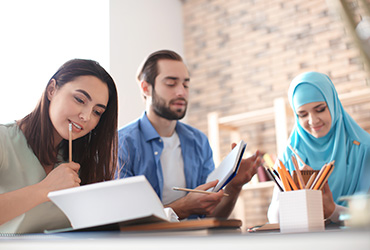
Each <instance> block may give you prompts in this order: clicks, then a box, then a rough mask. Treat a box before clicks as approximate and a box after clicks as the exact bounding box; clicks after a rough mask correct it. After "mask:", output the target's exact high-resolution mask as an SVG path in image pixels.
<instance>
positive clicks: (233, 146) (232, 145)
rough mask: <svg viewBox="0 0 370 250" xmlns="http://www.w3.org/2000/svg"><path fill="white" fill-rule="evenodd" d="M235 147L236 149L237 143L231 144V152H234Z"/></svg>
mask: <svg viewBox="0 0 370 250" xmlns="http://www.w3.org/2000/svg"><path fill="white" fill-rule="evenodd" d="M235 147H236V143H235V142H233V143H231V150H233V149H234V148H235Z"/></svg>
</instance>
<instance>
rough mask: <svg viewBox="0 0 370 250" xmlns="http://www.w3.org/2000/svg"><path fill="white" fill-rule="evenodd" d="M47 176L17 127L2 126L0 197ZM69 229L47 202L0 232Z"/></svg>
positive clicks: (52, 206)
mask: <svg viewBox="0 0 370 250" xmlns="http://www.w3.org/2000/svg"><path fill="white" fill-rule="evenodd" d="M45 177H46V173H45V170H44V168H43V167H42V165H41V163H40V162H39V160H38V159H37V157H36V155H35V154H34V153H33V151H32V149H31V148H30V147H29V146H28V144H27V140H26V137H25V136H24V134H23V133H22V131H21V130H20V129H19V127H18V126H17V124H16V123H11V124H7V125H1V124H0V194H2V193H7V192H10V191H13V190H17V189H20V188H23V187H26V186H29V185H33V184H36V183H38V182H40V181H41V180H43V179H44V178H45ZM70 226H71V225H70V222H69V220H68V219H67V217H66V216H65V215H64V213H63V212H62V211H61V210H60V209H59V208H58V207H56V206H55V205H54V204H53V203H52V202H45V203H42V204H40V205H38V206H36V207H34V208H33V209H31V210H29V211H28V212H26V213H24V214H22V215H20V216H18V217H16V218H14V219H12V220H11V221H8V222H6V223H4V224H2V225H0V233H42V232H44V230H53V229H60V228H65V227H70Z"/></svg>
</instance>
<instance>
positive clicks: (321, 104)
mask: <svg viewBox="0 0 370 250" xmlns="http://www.w3.org/2000/svg"><path fill="white" fill-rule="evenodd" d="M323 105H325V103H320V104H319V105H317V106H315V107H313V108H314V109H315V108H319V107H320V106H323Z"/></svg>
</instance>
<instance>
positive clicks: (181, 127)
mask: <svg viewBox="0 0 370 250" xmlns="http://www.w3.org/2000/svg"><path fill="white" fill-rule="evenodd" d="M176 130H177V133H181V134H183V135H185V136H189V137H190V136H197V137H199V138H200V139H207V136H206V135H205V134H204V133H203V132H202V131H200V130H199V129H197V128H194V127H192V126H190V125H188V124H185V123H182V122H177V125H176ZM207 140H208V139H207Z"/></svg>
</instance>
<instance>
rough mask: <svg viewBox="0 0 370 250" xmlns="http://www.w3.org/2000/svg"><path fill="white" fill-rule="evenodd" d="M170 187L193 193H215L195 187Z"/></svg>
mask: <svg viewBox="0 0 370 250" xmlns="http://www.w3.org/2000/svg"><path fill="white" fill-rule="evenodd" d="M172 189H173V190H175V191H186V192H194V193H200V194H216V193H215V192H209V191H204V190H197V189H190V188H180V187H173V188H172ZM224 196H229V194H224Z"/></svg>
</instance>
